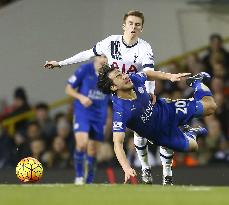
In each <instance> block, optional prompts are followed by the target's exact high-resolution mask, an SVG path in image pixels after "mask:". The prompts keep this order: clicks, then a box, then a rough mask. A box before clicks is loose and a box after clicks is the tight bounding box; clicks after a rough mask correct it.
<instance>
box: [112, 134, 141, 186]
mask: <svg viewBox="0 0 229 205" xmlns="http://www.w3.org/2000/svg"><path fill="white" fill-rule="evenodd" d="M124 138H125V132H113V142H114V151H115V155H116V157H117V159H118V161H119V163H120V165H121V167H122V169H123V171H124V172H125V180H124V183H126V182H127V181H128V180H129V179H130V177H134V176H136V175H137V174H136V172H135V170H134V169H132V168H131V166H130V164H129V162H128V160H127V158H126V154H125V151H124V149H123V142H124Z"/></svg>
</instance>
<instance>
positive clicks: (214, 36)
mask: <svg viewBox="0 0 229 205" xmlns="http://www.w3.org/2000/svg"><path fill="white" fill-rule="evenodd" d="M209 39H210V41H213V40H214V39H217V40H218V41H220V42H222V41H223V39H222V36H221V35H220V34H218V33H213V34H211V35H210V37H209Z"/></svg>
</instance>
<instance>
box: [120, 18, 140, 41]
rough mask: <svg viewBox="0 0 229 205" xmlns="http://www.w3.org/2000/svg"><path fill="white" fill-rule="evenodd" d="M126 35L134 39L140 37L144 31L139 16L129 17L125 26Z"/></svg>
mask: <svg viewBox="0 0 229 205" xmlns="http://www.w3.org/2000/svg"><path fill="white" fill-rule="evenodd" d="M123 30H124V35H128V36H131V37H132V38H134V37H138V36H140V33H141V32H142V30H143V25H142V19H141V18H139V17H137V16H128V17H127V19H126V22H125V23H124V24H123Z"/></svg>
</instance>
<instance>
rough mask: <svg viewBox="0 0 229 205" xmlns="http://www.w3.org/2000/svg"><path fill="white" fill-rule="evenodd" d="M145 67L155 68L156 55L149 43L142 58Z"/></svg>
mask: <svg viewBox="0 0 229 205" xmlns="http://www.w3.org/2000/svg"><path fill="white" fill-rule="evenodd" d="M142 67H143V68H153V69H154V55H153V51H152V48H151V46H150V45H149V44H148V43H147V46H146V51H145V53H144V56H143V60H142Z"/></svg>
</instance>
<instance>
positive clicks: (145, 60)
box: [93, 35, 155, 93]
mask: <svg viewBox="0 0 229 205" xmlns="http://www.w3.org/2000/svg"><path fill="white" fill-rule="evenodd" d="M93 52H94V54H95V55H102V54H104V55H105V56H106V57H107V59H108V64H109V65H113V66H114V67H117V68H119V69H120V70H121V71H122V73H127V74H131V73H137V72H140V71H142V70H143V69H144V68H152V69H154V56H153V52H152V49H151V46H150V45H149V44H148V43H147V42H146V41H144V40H142V39H140V38H139V39H138V41H137V42H136V43H135V44H133V45H131V46H129V45H126V44H125V42H124V41H123V36H122V35H112V36H109V37H107V38H105V39H104V40H102V41H100V42H98V43H97V44H96V45H95V46H94V48H93ZM146 87H147V91H148V92H150V93H153V92H154V89H155V82H152V81H148V82H146Z"/></svg>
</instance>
